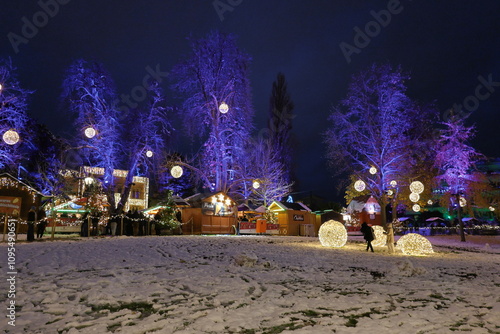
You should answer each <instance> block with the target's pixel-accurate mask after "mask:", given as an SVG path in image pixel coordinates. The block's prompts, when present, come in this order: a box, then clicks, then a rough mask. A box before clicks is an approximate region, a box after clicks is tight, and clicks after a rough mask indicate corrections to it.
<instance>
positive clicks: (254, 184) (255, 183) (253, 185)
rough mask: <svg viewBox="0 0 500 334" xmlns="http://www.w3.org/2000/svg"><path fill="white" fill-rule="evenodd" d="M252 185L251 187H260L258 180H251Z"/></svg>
mask: <svg viewBox="0 0 500 334" xmlns="http://www.w3.org/2000/svg"><path fill="white" fill-rule="evenodd" d="M252 187H253V188H254V189H259V187H260V182H259V181H253V183H252Z"/></svg>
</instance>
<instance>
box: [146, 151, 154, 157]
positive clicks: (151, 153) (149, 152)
mask: <svg viewBox="0 0 500 334" xmlns="http://www.w3.org/2000/svg"><path fill="white" fill-rule="evenodd" d="M146 156H147V157H148V158H151V157H152V156H153V151H151V150H147V151H146Z"/></svg>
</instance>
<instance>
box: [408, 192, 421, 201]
mask: <svg viewBox="0 0 500 334" xmlns="http://www.w3.org/2000/svg"><path fill="white" fill-rule="evenodd" d="M419 199H420V195H419V194H417V193H411V194H410V201H412V202H418V200H419Z"/></svg>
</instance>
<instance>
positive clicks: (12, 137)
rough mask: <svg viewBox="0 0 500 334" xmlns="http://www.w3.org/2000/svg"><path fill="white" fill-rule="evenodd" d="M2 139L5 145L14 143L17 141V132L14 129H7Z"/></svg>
mask: <svg viewBox="0 0 500 334" xmlns="http://www.w3.org/2000/svg"><path fill="white" fill-rule="evenodd" d="M2 139H3V141H4V142H5V143H6V144H7V145H16V144H17V143H18V142H19V134H18V133H17V132H16V131H15V130H7V131H5V133H4V134H3V136H2Z"/></svg>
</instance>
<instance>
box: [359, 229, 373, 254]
mask: <svg viewBox="0 0 500 334" xmlns="http://www.w3.org/2000/svg"><path fill="white" fill-rule="evenodd" d="M360 231H361V233H363V237H364V238H365V240H366V251H367V252H368V249H371V250H372V252H373V246H372V241H373V240H374V239H375V233H374V232H373V228H372V227H371V226H368V224H367V223H366V222H363V224H361V230H360Z"/></svg>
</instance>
